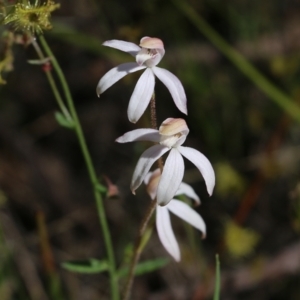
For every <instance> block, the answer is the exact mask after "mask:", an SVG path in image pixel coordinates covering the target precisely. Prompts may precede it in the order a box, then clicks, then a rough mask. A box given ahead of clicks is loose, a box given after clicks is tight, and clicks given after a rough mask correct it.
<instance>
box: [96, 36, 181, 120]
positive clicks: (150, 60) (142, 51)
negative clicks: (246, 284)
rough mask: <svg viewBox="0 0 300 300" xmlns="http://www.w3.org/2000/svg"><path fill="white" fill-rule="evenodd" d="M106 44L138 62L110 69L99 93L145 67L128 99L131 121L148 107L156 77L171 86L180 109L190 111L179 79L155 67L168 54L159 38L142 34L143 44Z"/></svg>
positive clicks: (123, 42) (141, 42)
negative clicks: (127, 54) (129, 55)
mask: <svg viewBox="0 0 300 300" xmlns="http://www.w3.org/2000/svg"><path fill="white" fill-rule="evenodd" d="M103 45H104V46H108V47H112V48H115V49H118V50H121V51H124V52H127V53H129V54H131V55H132V56H134V57H135V59H136V62H130V63H124V64H121V65H119V66H117V67H115V68H113V69H111V70H110V71H108V72H107V73H106V74H105V75H104V76H103V77H102V78H101V79H100V81H99V83H98V85H97V94H98V96H100V94H102V93H103V92H104V91H105V90H107V89H108V88H109V87H111V86H112V85H113V84H114V83H116V82H117V81H118V80H120V79H121V78H123V77H124V76H126V75H127V74H129V73H133V72H136V71H139V70H142V69H146V70H145V71H144V73H143V74H142V75H141V77H140V78H139V80H138V82H137V84H136V86H135V89H134V91H133V93H132V95H131V98H130V101H129V106H128V111H127V113H128V118H129V121H130V122H132V123H136V122H137V121H138V120H139V118H140V117H141V116H142V114H143V113H144V111H145V110H146V108H147V106H148V104H149V102H150V100H151V97H152V95H153V92H154V85H155V76H157V77H158V79H159V80H160V81H162V83H163V84H164V85H165V86H166V87H167V88H168V90H169V91H170V93H171V95H172V97H173V100H174V102H175V105H176V106H177V108H178V109H179V110H180V111H181V112H183V113H184V114H187V108H186V95H185V92H184V88H183V86H182V84H181V82H180V80H179V79H178V78H177V77H176V76H175V75H173V74H172V73H171V72H169V71H167V70H165V69H162V68H159V67H156V65H157V64H158V63H159V62H160V61H161V59H162V58H163V56H164V54H165V49H164V44H163V42H162V41H161V40H160V39H158V38H151V37H148V36H146V37H143V38H142V39H141V41H140V47H139V46H138V45H136V44H134V43H130V42H125V41H119V40H111V41H106V42H104V43H103ZM154 75H155V76H154Z"/></svg>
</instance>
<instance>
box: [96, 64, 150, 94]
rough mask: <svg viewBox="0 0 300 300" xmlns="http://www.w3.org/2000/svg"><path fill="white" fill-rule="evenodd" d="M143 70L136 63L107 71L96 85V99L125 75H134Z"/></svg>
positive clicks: (142, 67)
mask: <svg viewBox="0 0 300 300" xmlns="http://www.w3.org/2000/svg"><path fill="white" fill-rule="evenodd" d="M142 69H145V67H144V66H139V65H138V64H137V63H136V62H131V63H125V64H121V65H119V66H117V67H115V68H113V69H111V70H109V71H108V72H107V73H106V74H104V76H103V77H102V78H101V79H100V81H99V82H98V85H97V89H96V92H97V95H98V97H99V96H100V94H102V93H103V92H104V91H106V90H107V89H108V88H109V87H111V86H112V85H113V84H115V83H116V82H117V81H119V80H120V79H121V78H123V77H124V76H126V75H127V74H130V73H134V72H136V71H139V70H142Z"/></svg>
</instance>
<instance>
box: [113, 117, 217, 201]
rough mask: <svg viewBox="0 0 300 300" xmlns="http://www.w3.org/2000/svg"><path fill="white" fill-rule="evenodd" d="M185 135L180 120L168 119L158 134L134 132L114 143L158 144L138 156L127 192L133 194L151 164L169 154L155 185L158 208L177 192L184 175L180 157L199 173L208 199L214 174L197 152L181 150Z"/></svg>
mask: <svg viewBox="0 0 300 300" xmlns="http://www.w3.org/2000/svg"><path fill="white" fill-rule="evenodd" d="M188 132H189V129H188V127H187V125H186V122H185V121H184V120H183V119H173V118H169V119H166V120H165V121H164V122H163V123H162V124H161V126H160V127H159V130H156V129H136V130H132V131H129V132H127V133H125V134H124V135H123V136H121V137H119V138H117V139H116V141H117V142H119V143H127V142H133V141H152V142H157V143H159V144H157V145H154V146H152V147H150V148H149V149H147V150H146V151H145V152H144V153H142V155H141V157H140V159H139V161H138V163H137V165H136V168H135V170H134V173H133V176H132V181H131V190H132V192H133V193H135V190H136V189H137V188H138V187H139V186H140V185H141V183H142V182H143V180H144V178H145V176H146V175H147V174H148V172H149V171H150V168H151V167H152V165H153V164H154V162H155V161H156V160H158V159H159V158H160V157H161V156H162V155H164V154H165V153H167V152H168V151H170V152H169V155H168V157H167V159H166V161H165V165H164V168H163V172H162V175H161V178H160V180H159V183H158V188H157V202H158V204H160V205H166V204H168V203H169V201H170V200H171V199H172V198H173V197H174V195H175V193H176V192H177V190H178V188H179V185H180V183H181V182H182V179H183V174H184V161H183V158H182V157H183V156H184V157H185V158H187V159H188V160H190V161H191V162H192V163H193V164H194V165H195V166H196V167H197V168H198V169H199V171H200V172H201V173H202V176H203V178H204V180H205V183H206V187H207V191H208V193H209V195H211V194H212V192H213V189H214V186H215V173H214V170H213V168H212V165H211V163H210V162H209V160H208V159H207V158H206V157H205V156H204V155H203V154H202V153H201V152H199V151H197V150H195V149H193V148H190V147H184V146H181V145H182V144H183V143H184V141H185V139H186V137H187V134H188Z"/></svg>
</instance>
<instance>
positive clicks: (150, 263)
mask: <svg viewBox="0 0 300 300" xmlns="http://www.w3.org/2000/svg"><path fill="white" fill-rule="evenodd" d="M168 263H169V259H168V258H157V259H153V260H147V261H144V262H141V263H139V264H138V265H137V266H136V268H135V271H134V275H135V276H139V275H143V274H146V273H150V272H153V271H155V270H158V269H161V268H163V267H164V266H166V265H167V264H168ZM127 274H128V267H124V268H121V269H120V270H118V277H125V276H126V275H127Z"/></svg>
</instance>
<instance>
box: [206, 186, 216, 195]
mask: <svg viewBox="0 0 300 300" xmlns="http://www.w3.org/2000/svg"><path fill="white" fill-rule="evenodd" d="M214 187H215V184H213V185H212V186H208V187H207V192H208V194H209V197H211V196H212V194H213V191H214Z"/></svg>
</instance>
